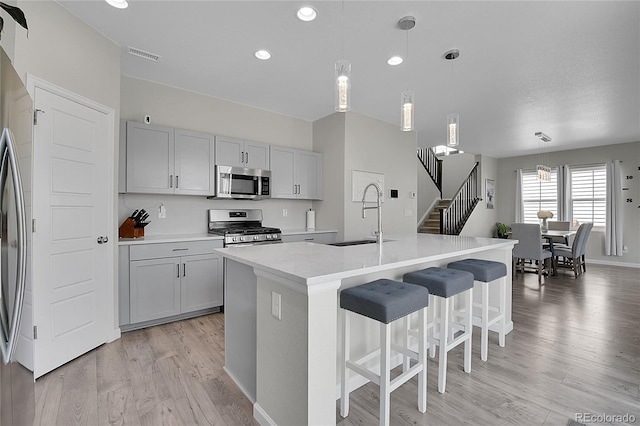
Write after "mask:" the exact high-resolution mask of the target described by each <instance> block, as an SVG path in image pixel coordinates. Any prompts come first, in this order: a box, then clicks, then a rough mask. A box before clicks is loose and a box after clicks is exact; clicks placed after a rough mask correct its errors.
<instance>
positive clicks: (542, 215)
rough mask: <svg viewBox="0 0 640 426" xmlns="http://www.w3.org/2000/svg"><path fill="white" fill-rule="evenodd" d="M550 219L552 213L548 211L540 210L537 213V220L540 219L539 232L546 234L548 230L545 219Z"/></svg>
mask: <svg viewBox="0 0 640 426" xmlns="http://www.w3.org/2000/svg"><path fill="white" fill-rule="evenodd" d="M552 217H553V213H551V212H550V211H549V210H540V211H539V212H538V219H542V223H541V224H540V231H542V232H547V231H548V230H549V224H548V223H547V219H551V218H552Z"/></svg>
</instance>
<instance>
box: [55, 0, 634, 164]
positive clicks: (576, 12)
mask: <svg viewBox="0 0 640 426" xmlns="http://www.w3.org/2000/svg"><path fill="white" fill-rule="evenodd" d="M59 3H61V4H62V5H63V6H64V7H65V8H67V9H68V10H69V11H70V12H71V13H73V14H74V15H76V16H78V17H79V18H80V19H82V20H84V21H85V22H87V23H88V24H89V25H90V26H92V27H93V28H95V29H97V30H98V31H100V32H101V33H103V34H105V35H106V36H107V37H108V38H110V39H111V40H113V41H114V42H115V43H117V44H118V45H120V46H122V73H123V74H125V75H129V76H133V77H139V78H142V79H146V80H150V81H155V82H158V83H162V84H166V85H170V86H174V87H178V88H182V89H186V90H190V91H194V92H198V93H202V94H206V95H210V96H214V97H217V98H222V99H227V100H231V101H234V102H238V103H241V104H246V105H251V106H254V107H257V108H263V109H266V110H270V111H275V112H278V113H281V114H284V115H287V116H292V117H297V118H301V119H304V120H309V121H314V120H317V119H319V118H322V117H325V116H327V115H329V114H332V113H333V112H334V106H333V102H334V101H333V96H334V89H333V85H334V63H335V61H336V60H338V59H340V58H341V55H342V50H343V37H342V29H341V28H342V27H341V16H342V13H341V10H342V6H343V5H344V57H345V58H346V59H348V60H350V61H351V63H352V82H353V83H352V110H353V111H356V112H358V113H362V114H365V115H368V116H372V117H375V118H378V119H380V120H384V121H387V122H390V123H398V126H399V122H400V93H401V92H402V91H403V90H406V89H407V88H409V89H412V90H414V92H415V97H416V117H415V118H416V130H417V134H418V145H419V146H433V145H438V144H442V143H443V142H444V140H445V125H446V116H447V114H448V113H450V112H451V106H452V96H453V106H454V109H455V112H458V113H459V114H460V141H461V143H460V145H461V149H463V150H465V151H467V152H470V153H482V154H485V155H489V156H492V157H498V158H499V157H509V156H516V155H524V154H527V153H538V152H540V150H541V147H540V143H539V141H538V139H537V138H536V137H535V136H534V133H535V132H538V131H542V132H544V133H546V134H547V135H549V136H551V137H552V138H553V141H552V142H550V143H548V144H545V149H546V150H548V151H556V150H565V149H573V148H579V147H589V146H596V145H605V144H614V143H623V142H635V141H639V140H640V2H637V1H627V2H623V1H528V2H527V1H493V2H489V1H468V2H467V1H448V2H436V1H356V0H345V1H344V4H343V3H341V2H340V1H303V0H300V1H298V0H295V1H294V0H291V1H268V0H263V1H238V0H237V1H185V0H180V1H178V0H175V1H148V0H147V1H142V0H129V3H130V6H129V8H127V9H124V10H120V9H115V8H113V7H111V6H109V5H107V4H106V3H105V2H104V1H102V0H90V1H78V0H69V1H67V0H63V1H59ZM302 5H312V6H314V7H315V8H316V9H317V10H318V18H317V19H316V20H315V21H313V22H309V23H305V22H301V21H299V20H298V19H297V18H296V17H295V12H296V10H297V8H298V7H300V6H302ZM406 15H412V16H414V17H415V18H416V21H417V23H416V27H415V28H414V29H413V30H411V31H409V59H408V60H407V61H405V62H404V63H403V64H402V65H399V66H396V67H392V66H389V65H387V63H386V61H387V59H388V58H389V57H390V56H392V55H394V54H395V55H401V56H404V55H405V53H406V34H407V33H406V32H405V31H402V30H400V29H399V28H398V26H397V23H398V20H399V19H400V18H402V17H403V16H406ZM128 46H132V47H136V48H139V49H142V50H145V51H149V52H153V53H156V54H158V55H160V56H161V59H160V60H159V61H158V62H157V63H153V62H150V61H148V60H145V59H141V58H138V57H134V56H131V55H129V54H128V53H127V47H128ZM261 48H264V49H268V50H270V51H271V52H272V54H273V57H272V59H271V60H269V61H259V60H257V59H256V58H255V57H254V56H253V53H254V52H255V51H256V50H257V49H261ZM452 48H457V49H459V50H460V52H461V55H460V58H458V59H457V60H456V61H455V62H454V63H453V73H452V67H451V62H449V61H447V60H445V59H444V58H443V54H444V52H446V51H447V50H450V49H452ZM390 142H391V141H390Z"/></svg>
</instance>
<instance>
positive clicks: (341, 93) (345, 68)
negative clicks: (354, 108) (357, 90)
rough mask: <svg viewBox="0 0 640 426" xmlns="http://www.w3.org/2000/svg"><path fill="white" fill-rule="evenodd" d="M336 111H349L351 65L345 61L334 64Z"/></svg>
mask: <svg viewBox="0 0 640 426" xmlns="http://www.w3.org/2000/svg"><path fill="white" fill-rule="evenodd" d="M335 92H336V96H335V105H336V111H338V112H346V111H349V110H350V109H351V63H350V62H349V61H347V60H346V59H341V60H339V61H338V62H336V90H335Z"/></svg>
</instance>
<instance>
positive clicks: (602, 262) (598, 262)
mask: <svg viewBox="0 0 640 426" xmlns="http://www.w3.org/2000/svg"><path fill="white" fill-rule="evenodd" d="M589 263H593V264H594V265H608V266H622V267H626V268H640V263H631V262H614V261H611V260H599V259H587V266H589Z"/></svg>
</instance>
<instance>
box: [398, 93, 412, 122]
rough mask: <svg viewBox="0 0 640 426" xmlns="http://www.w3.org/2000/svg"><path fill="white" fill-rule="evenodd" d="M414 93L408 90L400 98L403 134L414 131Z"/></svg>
mask: <svg viewBox="0 0 640 426" xmlns="http://www.w3.org/2000/svg"><path fill="white" fill-rule="evenodd" d="M413 96H414V95H413V92H412V91H411V90H406V91H404V92H402V95H401V96H400V97H401V98H402V99H401V102H400V103H401V105H402V110H401V111H400V113H401V116H402V117H401V119H400V123H401V125H400V129H401V130H402V131H403V132H410V131H411V130H413V105H414V103H413V100H414V99H413Z"/></svg>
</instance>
